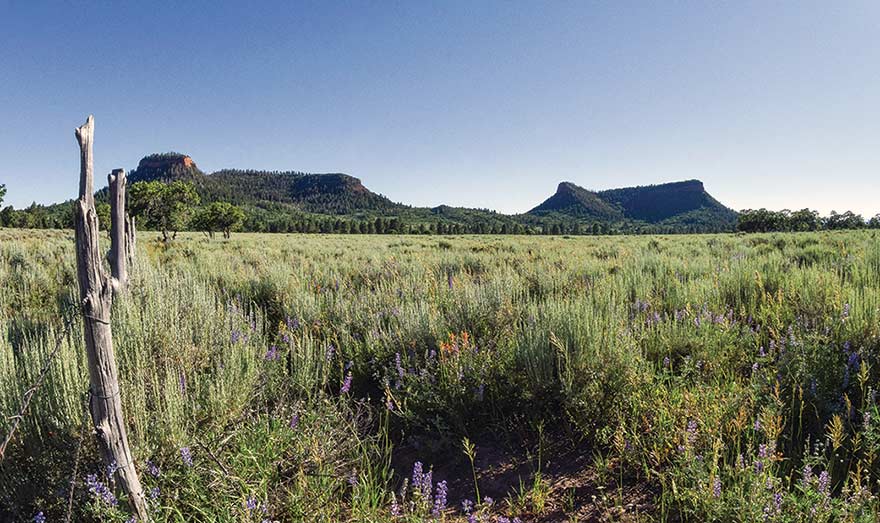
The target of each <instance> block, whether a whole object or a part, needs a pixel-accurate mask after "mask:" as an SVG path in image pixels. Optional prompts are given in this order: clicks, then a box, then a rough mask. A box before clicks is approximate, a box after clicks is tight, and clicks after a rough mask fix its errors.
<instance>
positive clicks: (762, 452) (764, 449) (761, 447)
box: [758, 443, 770, 459]
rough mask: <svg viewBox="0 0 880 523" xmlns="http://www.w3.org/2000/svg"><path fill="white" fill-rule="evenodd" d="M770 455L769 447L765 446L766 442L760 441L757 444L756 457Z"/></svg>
mask: <svg viewBox="0 0 880 523" xmlns="http://www.w3.org/2000/svg"><path fill="white" fill-rule="evenodd" d="M769 455H770V449H769V448H768V447H767V444H765V443H761V444H760V445H758V457H759V458H762V459H764V458H767V457H768V456H769Z"/></svg>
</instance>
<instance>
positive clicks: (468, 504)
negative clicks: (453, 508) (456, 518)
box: [461, 499, 474, 514]
mask: <svg viewBox="0 0 880 523" xmlns="http://www.w3.org/2000/svg"><path fill="white" fill-rule="evenodd" d="M473 510H474V502H473V501H471V500H469V499H466V500H464V501H462V502H461V511H462V512H464V513H465V514H470V513H471V511H473Z"/></svg>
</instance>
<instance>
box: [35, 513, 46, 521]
mask: <svg viewBox="0 0 880 523" xmlns="http://www.w3.org/2000/svg"><path fill="white" fill-rule="evenodd" d="M34 523H46V516H45V515H43V513H42V512H37V515H36V516H34Z"/></svg>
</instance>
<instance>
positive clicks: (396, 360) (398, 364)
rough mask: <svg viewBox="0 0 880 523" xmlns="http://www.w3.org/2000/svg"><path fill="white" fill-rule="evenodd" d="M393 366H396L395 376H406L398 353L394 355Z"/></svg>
mask: <svg viewBox="0 0 880 523" xmlns="http://www.w3.org/2000/svg"><path fill="white" fill-rule="evenodd" d="M394 366H395V367H396V368H397V377H399V378H400V379H403V377H404V376H406V371H405V370H404V369H403V363H402V362H401V360H400V353H399V352H398V353H396V354H395V355H394Z"/></svg>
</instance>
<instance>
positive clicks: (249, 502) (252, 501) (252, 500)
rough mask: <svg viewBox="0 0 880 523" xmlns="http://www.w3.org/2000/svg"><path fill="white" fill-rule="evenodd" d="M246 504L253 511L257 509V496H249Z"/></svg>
mask: <svg viewBox="0 0 880 523" xmlns="http://www.w3.org/2000/svg"><path fill="white" fill-rule="evenodd" d="M244 506H245V508H247V509H248V510H249V511H251V512H253V511H254V510H257V498H255V497H253V496H248V498H247V500H246V501H245V502H244Z"/></svg>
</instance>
